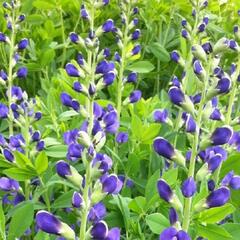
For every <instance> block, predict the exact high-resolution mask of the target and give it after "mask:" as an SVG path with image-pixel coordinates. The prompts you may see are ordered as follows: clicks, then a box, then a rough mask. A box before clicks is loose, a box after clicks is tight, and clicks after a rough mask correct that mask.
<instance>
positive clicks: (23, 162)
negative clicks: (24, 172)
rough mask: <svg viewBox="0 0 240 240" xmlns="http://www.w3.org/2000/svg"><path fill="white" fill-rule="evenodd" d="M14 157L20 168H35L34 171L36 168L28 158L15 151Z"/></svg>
mask: <svg viewBox="0 0 240 240" xmlns="http://www.w3.org/2000/svg"><path fill="white" fill-rule="evenodd" d="M14 156H15V159H16V163H17V165H18V167H19V168H22V169H25V168H27V169H28V168H33V169H34V166H33V164H32V162H31V160H30V159H28V157H27V156H25V155H24V154H23V153H21V152H18V151H15V152H14Z"/></svg>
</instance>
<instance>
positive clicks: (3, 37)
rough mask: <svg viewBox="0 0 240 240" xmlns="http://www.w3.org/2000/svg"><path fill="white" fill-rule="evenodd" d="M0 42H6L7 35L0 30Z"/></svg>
mask: <svg viewBox="0 0 240 240" xmlns="http://www.w3.org/2000/svg"><path fill="white" fill-rule="evenodd" d="M0 42H7V36H6V35H5V34H4V33H2V32H0Z"/></svg>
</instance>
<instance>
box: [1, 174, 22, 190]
mask: <svg viewBox="0 0 240 240" xmlns="http://www.w3.org/2000/svg"><path fill="white" fill-rule="evenodd" d="M0 190H1V191H4V192H16V191H18V190H19V183H18V182H17V181H16V180H14V179H11V178H7V177H1V178H0Z"/></svg>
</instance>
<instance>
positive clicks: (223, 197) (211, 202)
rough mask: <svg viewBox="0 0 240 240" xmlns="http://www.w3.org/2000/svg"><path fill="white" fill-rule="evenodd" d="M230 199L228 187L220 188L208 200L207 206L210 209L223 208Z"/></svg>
mask: <svg viewBox="0 0 240 240" xmlns="http://www.w3.org/2000/svg"><path fill="white" fill-rule="evenodd" d="M229 198H230V191H229V189H228V188H227V187H220V188H219V189H217V190H214V191H212V192H211V193H210V194H209V195H208V197H207V200H206V206H207V207H208V208H214V207H220V206H223V205H224V204H225V203H226V202H227V201H228V200H229Z"/></svg>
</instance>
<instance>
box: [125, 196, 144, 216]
mask: <svg viewBox="0 0 240 240" xmlns="http://www.w3.org/2000/svg"><path fill="white" fill-rule="evenodd" d="M145 206H146V199H145V197H142V196H138V197H136V198H134V199H133V200H132V201H131V202H130V203H129V204H128V207H129V209H130V210H132V211H133V212H136V213H138V214H141V213H144V212H145Z"/></svg>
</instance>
